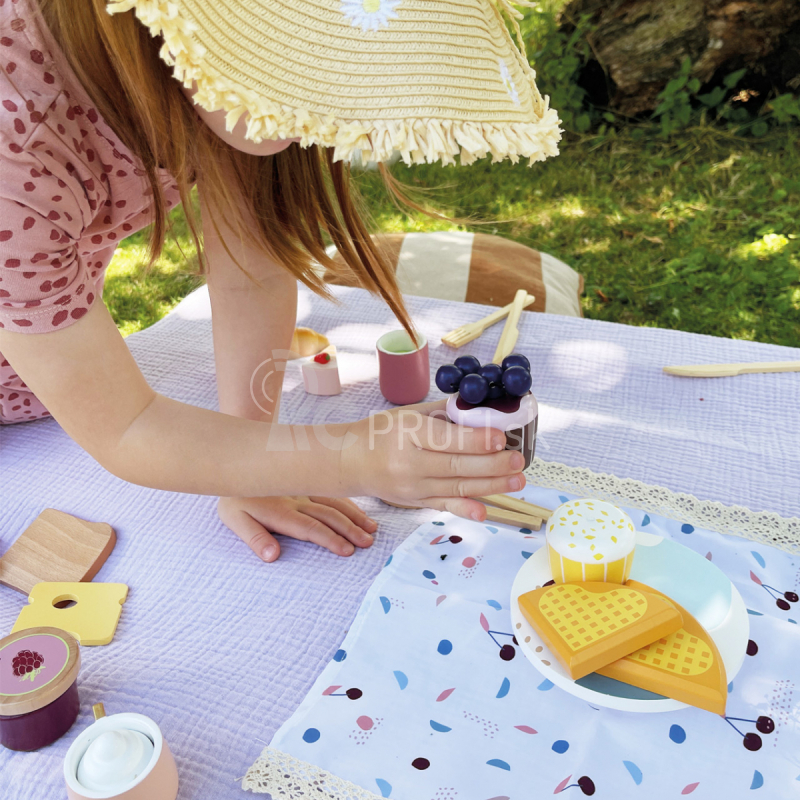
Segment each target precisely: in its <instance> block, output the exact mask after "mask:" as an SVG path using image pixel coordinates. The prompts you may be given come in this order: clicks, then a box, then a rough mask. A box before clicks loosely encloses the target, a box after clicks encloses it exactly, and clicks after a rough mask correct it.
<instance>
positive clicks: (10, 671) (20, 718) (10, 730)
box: [0, 628, 80, 750]
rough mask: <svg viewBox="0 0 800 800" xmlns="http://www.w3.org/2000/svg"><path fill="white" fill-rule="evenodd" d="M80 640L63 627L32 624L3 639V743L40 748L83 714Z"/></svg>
mask: <svg viewBox="0 0 800 800" xmlns="http://www.w3.org/2000/svg"><path fill="white" fill-rule="evenodd" d="M79 668H80V653H79V648H78V643H77V642H76V641H75V639H73V638H72V636H70V635H69V634H68V633H67V632H66V631H62V630H59V629H58V628H28V629H26V630H23V631H18V632H17V633H12V634H11V635H10V636H6V638H5V639H0V744H2V745H3V746H4V747H7V748H9V749H10V750H38V749H39V748H40V747H46V746H47V745H49V744H52V743H53V742H55V741H56V739H59V738H60V737H61V736H63V735H64V734H65V733H66V732H67V731H68V730H69V729H70V728H71V727H72V723H73V722H75V718H76V717H77V716H78V710H79V702H78V670H79Z"/></svg>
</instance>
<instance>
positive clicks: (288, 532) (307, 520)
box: [273, 503, 366, 556]
mask: <svg viewBox="0 0 800 800" xmlns="http://www.w3.org/2000/svg"><path fill="white" fill-rule="evenodd" d="M312 508H314V504H313V503H309V504H308V505H307V506H304V507H303V511H296V510H294V509H292V510H291V511H288V512H286V513H285V514H283V515H282V516H281V519H280V524H279V525H276V526H273V527H274V530H275V533H282V534H283V535H284V536H291V537H292V538H293V539H300V540H302V541H305V542H312V543H313V544H317V545H319V546H320V547H324V548H325V549H326V550H330V551H331V553H335V554H336V555H337V556H351V555H353V553H354V552H355V548H354V547H353V545H352V544H351V543H350V542H349V541H348V540H347V539H345V538H344V537H343V536H340V535H339V534H338V533H337V532H336V531H335V530H334V529H333V528H331V526H330V525H328V524H327V522H323V521H322V520H320V519H317V518H316V517H315V516H311V514H310V513H309V511H310V510H311V509H312ZM316 508H319V509H321V508H324V506H316ZM328 510H329V511H331V512H332V513H335V514H338V513H339V512H338V511H334V510H333V509H328ZM319 516H321V514H320V515H319ZM348 523H349V524H350V525H352V523H351V522H349V520H348ZM353 527H355V526H353ZM364 535H366V534H364Z"/></svg>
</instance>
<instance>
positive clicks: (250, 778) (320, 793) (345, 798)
mask: <svg viewBox="0 0 800 800" xmlns="http://www.w3.org/2000/svg"><path fill="white" fill-rule="evenodd" d="M242 788H243V789H249V790H250V791H251V792H255V793H256V794H271V795H272V797H273V800H279V798H280V799H281V800H310V798H314V800H381V798H380V797H378V795H376V794H373V793H372V792H368V791H367V790H366V789H362V788H361V787H360V786H356V784H354V783H350V781H346V780H344V778H339V777H337V776H336V775H333V774H331V773H330V772H326V771H325V770H324V769H320V767H315V766H314V765H313V764H309V763H307V762H306V761H301V760H300V759H299V758H295V757H294V756H290V755H289V754H288V753H282V752H281V751H280V750H275V749H274V748H272V747H265V748H264V750H263V751H262V753H261V755H260V756H259V758H258V761H256V763H255V764H253V766H252V767H250V769H249V770H247V775H245V777H244V780H243V781H242Z"/></svg>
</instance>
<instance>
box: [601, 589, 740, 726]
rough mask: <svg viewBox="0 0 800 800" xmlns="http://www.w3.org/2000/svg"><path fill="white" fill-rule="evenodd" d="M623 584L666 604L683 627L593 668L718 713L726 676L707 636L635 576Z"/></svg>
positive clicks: (725, 690) (682, 611)
mask: <svg viewBox="0 0 800 800" xmlns="http://www.w3.org/2000/svg"><path fill="white" fill-rule="evenodd" d="M625 585H626V587H630V588H633V589H637V590H640V591H646V592H649V593H651V594H655V595H658V596H659V597H662V598H664V600H666V601H667V602H669V603H671V604H672V605H673V606H675V608H676V609H677V610H678V611H679V612H680V614H681V616H682V617H683V627H681V628H680V630H677V631H675V632H674V633H671V634H669V635H667V636H664V637H663V638H661V639H659V640H658V641H657V642H652V643H651V644H648V645H647V646H645V647H642V648H641V649H640V650H637V651H636V652H634V653H629V654H628V655H626V656H625V657H624V658H621V659H619V660H618V661H614V662H613V663H611V664H608V665H606V666H605V667H601V668H599V669H597V670H596V671H597V672H599V673H600V674H601V675H605V676H606V677H608V678H615V679H616V680H618V681H622V682H623V683H627V684H630V685H631V686H638V687H639V688H640V689H647V690H648V691H651V692H656V694H663V695H665V696H666V697H671V698H672V699H673V700H680V701H681V702H682V703H687V704H688V705H690V706H696V707H697V708H704V709H705V710H706V711H711V712H713V713H715V714H721V715H724V714H725V703H726V701H727V698H728V679H727V677H726V674H725V664H724V662H723V661H722V657H721V656H720V654H719V650H717V646H716V645H715V644H714V640H713V639H712V638H711V635H710V634H709V633H708V632H707V631H706V630H705V629H704V628H703V626H702V625H700V623H699V622H698V621H697V620H696V619H695V618H694V617H693V616H692V615H691V614H690V613H689V612H688V611H686V610H685V609H683V608H681V606H679V605H678V604H677V603H675V602H674V601H673V600H670V599H669V598H668V597H667V596H666V595H664V594H662V593H661V592H659V591H657V590H656V589H651V588H650V587H649V586H645V585H644V584H643V583H638V582H637V581H628V583H627V584H625Z"/></svg>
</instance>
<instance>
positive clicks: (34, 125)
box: [0, 0, 179, 423]
mask: <svg viewBox="0 0 800 800" xmlns="http://www.w3.org/2000/svg"><path fill="white" fill-rule="evenodd" d="M0 123H2V124H0V177H1V180H0V328H5V329H7V330H11V331H15V332H21V333H30V334H37V333H48V332H50V331H55V330H58V329H60V328H65V327H66V326H68V325H72V324H74V323H75V322H77V321H78V320H79V319H80V318H81V317H82V316H83V315H84V314H86V312H87V311H88V310H89V308H90V307H91V306H92V304H93V303H95V302H97V301H98V298H100V296H101V294H102V290H103V280H104V275H105V270H106V268H107V267H108V264H109V262H110V261H111V257H112V255H113V254H114V250H115V248H116V245H117V243H118V242H119V241H120V240H121V239H123V238H124V237H126V236H128V235H130V234H131V233H133V232H135V231H137V230H140V229H141V228H143V227H145V226H146V225H147V224H148V222H149V221H150V214H151V203H150V196H149V194H150V193H149V191H148V185H147V183H146V180H145V178H144V177H143V175H144V172H143V171H142V170H141V169H140V165H139V164H138V163H137V161H136V159H135V157H134V156H133V155H132V154H131V152H130V151H129V150H128V149H127V148H126V147H125V146H124V145H123V144H122V143H121V142H120V140H119V139H118V137H117V136H116V135H115V133H114V132H113V131H112V130H111V128H109V127H108V125H106V123H105V122H104V121H103V119H102V118H101V117H100V116H99V114H98V113H97V111H96V110H95V108H94V107H93V106H92V103H91V101H90V100H89V98H88V96H87V95H86V92H85V91H84V90H83V88H82V86H81V85H80V84H79V82H78V80H77V78H76V77H75V75H74V73H73V72H72V70H71V69H70V67H69V65H68V63H67V61H66V59H65V57H64V55H63V53H61V52H60V50H59V49H58V46H57V45H56V43H55V41H54V40H53V38H52V36H51V34H50V32H49V31H48V30H47V28H46V27H45V25H44V23H43V21H42V20H41V18H40V16H39V14H38V11H37V8H36V5H35V2H34V0H0ZM162 180H163V182H164V186H165V189H166V192H167V200H168V202H169V204H170V206H174V205H176V204H177V203H178V202H179V197H178V191H177V187H176V186H175V184H174V182H173V181H172V179H171V178H170V176H169V175H168V174H166V173H164V176H163V179H162ZM46 416H49V414H48V412H47V410H46V409H45V408H44V406H43V405H42V404H41V403H40V402H39V401H38V400H37V399H36V397H35V396H34V395H33V394H32V392H31V391H30V390H29V389H28V388H27V387H26V386H25V383H24V382H23V381H22V379H21V378H20V377H19V376H18V375H17V374H16V372H15V371H14V369H13V367H12V365H11V364H9V363H8V361H7V360H6V359H5V358H4V357H3V356H2V354H0V423H9V422H21V421H23V420H31V419H37V418H41V417H46Z"/></svg>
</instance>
